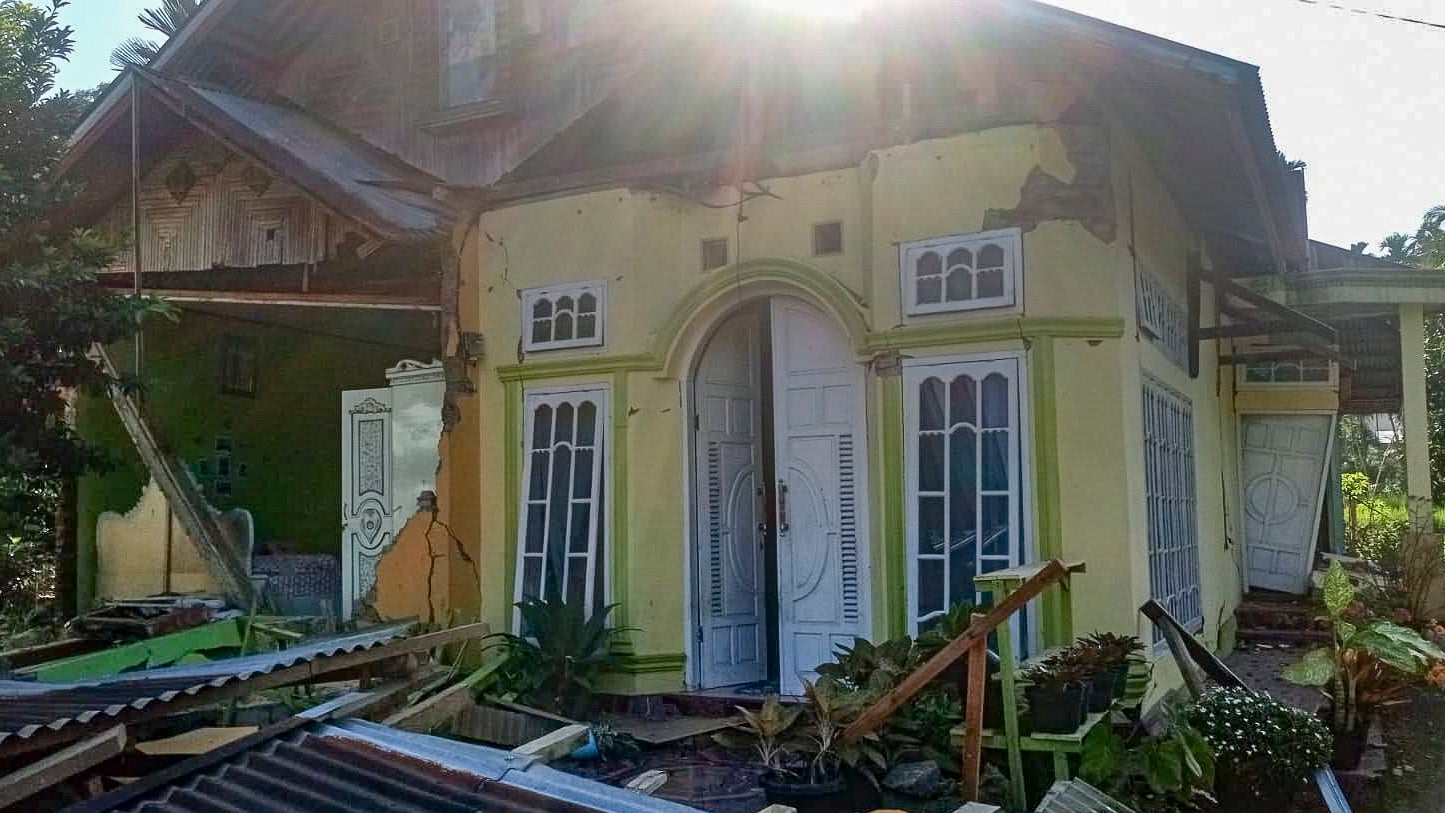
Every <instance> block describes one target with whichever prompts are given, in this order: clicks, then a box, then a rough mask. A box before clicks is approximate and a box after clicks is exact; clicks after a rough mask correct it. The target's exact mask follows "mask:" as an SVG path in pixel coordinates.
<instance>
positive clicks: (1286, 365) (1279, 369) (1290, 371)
mask: <svg viewBox="0 0 1445 813" xmlns="http://www.w3.org/2000/svg"><path fill="white" fill-rule="evenodd" d="M1274 380H1275V381H1278V382H1280V383H1283V384H1293V383H1295V382H1297V381H1299V380H1300V368H1299V365H1298V364H1295V363H1294V362H1289V361H1285V362H1280V363H1279V364H1276V365H1274Z"/></svg>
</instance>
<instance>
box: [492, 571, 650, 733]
mask: <svg viewBox="0 0 1445 813" xmlns="http://www.w3.org/2000/svg"><path fill="white" fill-rule="evenodd" d="M516 607H517V610H518V612H519V613H520V614H521V616H522V630H523V631H524V632H525V633H526V635H525V636H522V635H512V634H511V633H497V634H496V635H495V636H494V637H498V638H500V639H501V641H502V643H501V646H503V647H504V648H505V649H506V652H507V663H506V664H505V666H504V667H503V673H504V677H505V681H504V685H508V686H510V687H511V688H512V689H513V690H514V691H515V692H516V694H517V696H518V697H519V698H521V699H523V700H525V701H528V702H533V703H540V704H544V705H549V706H551V707H552V708H555V709H559V710H561V711H562V713H564V714H568V715H572V716H576V715H578V714H580V713H581V711H582V710H583V709H584V708H585V707H586V704H587V701H588V699H589V698H590V696H591V694H592V692H593V691H594V690H595V689H596V684H597V678H598V676H599V675H601V674H602V672H603V671H605V670H607V669H610V668H613V667H615V666H616V665H617V657H616V656H615V655H613V654H612V647H613V644H614V643H616V642H617V640H618V639H619V638H620V637H622V636H623V635H625V634H626V633H628V632H631V631H633V630H634V629H635V628H633V627H609V626H607V616H608V615H610V614H611V612H612V610H613V609H615V608H616V607H617V605H616V604H609V605H608V606H606V607H603V608H602V609H601V610H600V611H598V612H596V613H594V614H593V615H592V616H591V617H590V618H589V617H587V614H586V612H585V610H584V609H583V607H582V605H581V604H580V603H568V602H566V601H564V600H562V599H560V598H555V597H554V598H546V599H536V598H532V599H526V600H524V601H519V602H517V604H516Z"/></svg>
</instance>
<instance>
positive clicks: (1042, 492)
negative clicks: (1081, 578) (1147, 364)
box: [1027, 334, 1122, 647]
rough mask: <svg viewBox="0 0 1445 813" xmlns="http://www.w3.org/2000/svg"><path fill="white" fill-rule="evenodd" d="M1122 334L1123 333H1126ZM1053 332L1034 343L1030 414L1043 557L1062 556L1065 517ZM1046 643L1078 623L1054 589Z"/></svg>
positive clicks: (1037, 542)
mask: <svg viewBox="0 0 1445 813" xmlns="http://www.w3.org/2000/svg"><path fill="white" fill-rule="evenodd" d="M1121 335H1122V334H1121ZM1056 369H1057V368H1056V364H1055V356H1054V337H1053V336H1048V335H1045V336H1040V337H1039V338H1038V339H1037V340H1036V341H1034V344H1033V347H1031V348H1029V355H1028V373H1027V374H1028V383H1029V395H1028V401H1029V415H1030V417H1031V418H1032V421H1033V425H1032V427H1030V428H1031V429H1032V433H1031V435H1030V438H1029V445H1030V446H1031V448H1030V449H1029V450H1027V453H1028V454H1030V455H1032V458H1033V472H1032V473H1033V477H1034V483H1033V485H1034V493H1033V504H1034V552H1035V555H1036V556H1037V559H1038V561H1047V560H1049V559H1062V558H1063V550H1064V543H1063V539H1064V520H1063V513H1062V504H1061V503H1062V497H1061V496H1060V494H1061V490H1062V489H1061V485H1060V481H1059V413H1058V407H1057V401H1056V399H1057V398H1058V383H1057V381H1056V375H1057V373H1056ZM1042 604H1043V637H1044V646H1045V647H1048V646H1053V645H1063V644H1066V643H1068V641H1066V640H1063V639H1064V638H1066V637H1067V636H1068V635H1069V631H1070V630H1071V629H1072V628H1073V618H1072V607H1071V606H1070V602H1069V601H1068V599H1067V597H1061V596H1060V595H1059V594H1058V591H1049V592H1048V593H1046V594H1044V596H1043V598H1042Z"/></svg>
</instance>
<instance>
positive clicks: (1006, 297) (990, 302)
mask: <svg viewBox="0 0 1445 813" xmlns="http://www.w3.org/2000/svg"><path fill="white" fill-rule="evenodd" d="M988 244H995V245H998V246H1000V247H1001V248H1002V249H1003V254H1004V267H1003V293H1002V294H1001V295H999V296H994V297H988V298H987V299H978V298H975V299H969V300H960V301H948V300H947V299H946V298H945V299H943V300H942V301H939V302H926V303H920V302H919V301H918V279H917V276H916V274H915V268H916V266H917V263H918V259H919V257H921V256H922V255H923V254H925V253H927V252H930V251H932V252H934V253H936V254H938V255H939V257H940V259H941V260H942V261H943V262H944V263H946V262H947V260H948V255H949V253H950V252H952V251H953V250H955V249H958V248H966V249H968V250H969V251H970V252H971V253H972V254H973V256H974V257H977V256H978V250H979V249H980V248H982V247H983V246H985V245H988ZM1023 275H1024V252H1023V230H1022V229H1019V228H1008V229H995V230H993V231H985V232H976V233H973V234H956V235H950V236H948V237H936V238H930V239H927V240H915V241H913V242H909V243H900V244H899V246H898V284H899V289H900V293H901V295H902V300H901V301H902V303H903V313H904V315H905V316H925V315H928V314H932V313H957V312H963V311H976V310H1003V309H1010V308H1012V309H1014V310H1018V309H1019V308H1020V307H1021V305H1022V303H1023ZM939 284H940V286H941V291H940V296H942V297H946V296H947V293H948V267H947V266H946V265H944V266H942V276H941V277H940V279H939Z"/></svg>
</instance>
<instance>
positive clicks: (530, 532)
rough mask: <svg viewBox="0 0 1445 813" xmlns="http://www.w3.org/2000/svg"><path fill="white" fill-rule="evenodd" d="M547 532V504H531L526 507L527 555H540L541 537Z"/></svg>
mask: <svg viewBox="0 0 1445 813" xmlns="http://www.w3.org/2000/svg"><path fill="white" fill-rule="evenodd" d="M546 530H547V504H546V503H531V504H529V505H528V506H527V544H526V548H525V549H526V551H527V553H541V552H542V541H543V536H544V535H545V532H546Z"/></svg>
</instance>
